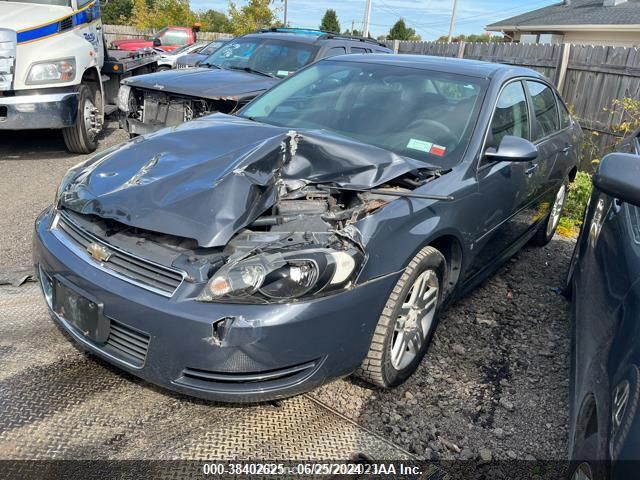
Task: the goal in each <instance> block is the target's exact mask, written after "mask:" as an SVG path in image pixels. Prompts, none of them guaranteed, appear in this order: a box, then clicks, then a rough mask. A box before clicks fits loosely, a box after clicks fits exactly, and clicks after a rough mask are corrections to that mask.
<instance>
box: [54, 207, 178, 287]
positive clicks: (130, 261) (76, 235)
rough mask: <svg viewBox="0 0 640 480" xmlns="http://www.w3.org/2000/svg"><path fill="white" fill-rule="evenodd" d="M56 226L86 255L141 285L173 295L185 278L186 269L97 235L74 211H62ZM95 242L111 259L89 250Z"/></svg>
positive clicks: (94, 261) (100, 264) (105, 267)
mask: <svg viewBox="0 0 640 480" xmlns="http://www.w3.org/2000/svg"><path fill="white" fill-rule="evenodd" d="M54 227H55V230H56V231H57V232H59V233H60V234H62V235H64V237H65V238H66V239H67V240H70V241H71V242H73V244H74V245H75V246H76V247H78V250H79V251H80V253H82V255H83V256H84V257H85V258H88V259H90V261H91V262H93V263H95V264H96V265H99V266H100V267H101V268H103V269H105V270H107V271H110V272H111V273H113V274H115V275H116V276H118V277H121V278H123V279H125V280H128V281H129V282H131V283H134V284H136V285H138V286H140V287H143V288H146V289H148V290H151V291H153V292H155V293H159V294H161V295H164V296H171V295H173V293H174V292H175V291H176V289H177V288H178V287H179V286H180V284H181V283H182V280H183V279H184V275H183V273H182V272H181V271H179V270H175V269H172V268H168V267H165V266H163V265H159V264H157V263H154V262H151V261H149V260H146V259H143V258H140V257H138V256H135V255H132V254H131V253H129V252H125V251H124V250H120V249H119V248H116V247H114V246H113V245H111V244H109V243H107V242H105V241H104V240H102V239H100V238H98V237H96V236H95V235H93V234H92V233H90V232H88V231H87V230H86V229H85V228H83V227H82V226H81V225H79V224H78V223H77V222H76V221H74V219H73V218H72V217H71V215H70V214H69V213H67V212H65V211H61V212H60V213H59V216H58V219H57V221H56V222H55V224H54ZM92 244H98V245H101V246H103V247H105V248H106V249H107V250H108V252H109V254H110V256H109V257H108V259H107V260H105V261H102V262H99V261H96V260H94V259H93V257H91V256H90V255H89V254H88V253H87V248H88V247H89V246H90V245H92Z"/></svg>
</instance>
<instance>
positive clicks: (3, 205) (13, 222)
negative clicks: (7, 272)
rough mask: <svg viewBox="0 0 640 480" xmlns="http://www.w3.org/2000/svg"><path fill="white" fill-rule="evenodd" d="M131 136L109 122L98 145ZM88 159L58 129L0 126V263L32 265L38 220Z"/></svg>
mask: <svg viewBox="0 0 640 480" xmlns="http://www.w3.org/2000/svg"><path fill="white" fill-rule="evenodd" d="M127 138H128V136H127V134H126V132H124V131H123V130H119V129H118V123H117V122H110V123H108V125H107V127H106V129H105V132H104V134H103V135H102V138H101V140H100V147H99V148H100V149H104V148H107V147H109V146H111V145H114V144H116V143H120V142H123V141H125V140H126V139H127ZM84 158H86V156H84V155H71V154H69V153H68V152H67V151H66V150H65V148H64V142H63V140H62V133H60V132H58V131H53V130H52V131H49V130H33V131H29V130H27V131H23V132H7V131H1V130H0V172H2V175H0V232H2V240H1V241H0V268H2V267H17V266H25V265H29V264H31V232H32V228H33V221H34V220H35V218H36V216H37V215H38V213H40V212H41V211H42V210H43V209H44V208H45V207H47V206H48V205H50V204H51V202H53V197H54V196H55V193H56V188H57V186H58V183H59V182H60V180H61V179H62V176H63V175H64V174H65V172H66V171H67V170H68V169H69V168H70V167H72V166H73V165H75V164H77V163H79V162H81V161H82V160H83V159H84Z"/></svg>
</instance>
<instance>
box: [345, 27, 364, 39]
mask: <svg viewBox="0 0 640 480" xmlns="http://www.w3.org/2000/svg"><path fill="white" fill-rule="evenodd" d="M344 34H345V35H353V36H354V37H361V36H362V32H361V31H360V30H356V29H354V30H353V31H351V30H346V31H345V32H344Z"/></svg>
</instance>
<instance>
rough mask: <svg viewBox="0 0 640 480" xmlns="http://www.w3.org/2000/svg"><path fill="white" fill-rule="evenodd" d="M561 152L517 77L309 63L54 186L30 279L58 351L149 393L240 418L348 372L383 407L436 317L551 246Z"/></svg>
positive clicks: (565, 118) (554, 100)
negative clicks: (57, 337) (80, 351)
mask: <svg viewBox="0 0 640 480" xmlns="http://www.w3.org/2000/svg"><path fill="white" fill-rule="evenodd" d="M382 120H384V121H382ZM580 139H581V130H580V127H579V126H578V125H577V124H576V123H575V122H574V120H573V119H572V118H571V117H570V115H569V113H568V111H567V109H566V106H565V105H564V103H563V102H562V100H561V99H560V98H559V97H558V94H557V92H556V91H555V89H554V88H553V86H552V85H551V84H549V83H548V82H547V80H545V79H544V77H542V76H541V75H539V74H537V73H536V72H534V71H532V70H529V69H523V68H518V67H509V66H504V65H498V64H490V63H483V62H473V61H466V60H458V59H442V58H431V57H423V56H404V55H403V56H393V55H343V56H338V57H333V58H330V59H324V60H322V61H320V62H317V63H314V64H312V65H310V66H308V67H306V68H304V69H303V70H301V71H300V72H298V73H297V74H295V75H293V76H291V77H289V78H288V79H286V80H285V81H283V82H282V83H280V84H279V85H277V86H276V87H274V88H273V89H271V90H270V91H269V92H267V93H266V94H264V95H262V96H261V97H259V98H257V99H255V100H254V101H253V102H251V103H250V104H249V105H247V106H246V107H245V108H244V109H242V110H241V111H240V112H238V114H237V115H235V116H230V115H225V114H216V115H211V116H207V117H203V118H199V119H196V120H193V121H191V122H187V123H184V124H182V125H180V126H177V127H174V128H172V129H166V130H163V131H161V132H157V133H154V134H150V135H145V136H142V137H137V138H136V139H134V140H131V141H129V142H128V143H125V144H124V145H122V146H118V147H114V148H111V149H109V150H106V151H104V152H101V153H100V154H98V155H96V156H95V157H93V158H92V159H90V160H88V161H87V162H85V163H84V164H81V165H79V166H77V167H76V168H74V169H72V170H70V171H69V173H68V174H67V175H66V176H65V178H64V179H63V181H62V183H61V185H60V188H59V191H58V195H57V198H56V202H55V205H53V206H52V207H50V208H49V209H47V210H45V211H44V212H43V213H42V214H41V215H40V217H39V218H38V219H37V221H36V234H35V236H34V263H35V265H36V271H38V272H39V274H40V282H41V285H42V288H43V291H44V293H45V297H46V299H47V303H48V305H49V308H50V310H51V312H52V316H53V318H54V319H55V321H57V322H58V323H60V324H61V325H62V327H63V328H64V329H65V330H66V331H68V332H69V333H70V335H71V336H72V337H73V338H74V339H75V341H77V342H78V343H79V344H80V345H82V346H83V347H84V348H86V349H88V350H90V351H92V352H94V353H95V354H96V355H98V356H100V357H102V358H104V359H106V360H108V361H109V362H111V363H113V364H115V365H117V366H119V367H120V368H122V369H124V370H127V371H129V372H131V373H133V374H135V375H138V376H140V377H142V378H144V379H146V380H148V381H150V382H153V383H156V384H159V385H162V386H164V387H167V388H170V389H173V390H177V391H180V392H183V393H187V394H190V395H195V396H199V397H203V398H208V399H213V400H220V401H233V402H252V401H262V400H268V399H275V398H283V397H287V396H291V395H295V394H298V393H301V392H304V391H308V390H309V389H312V388H314V387H316V386H318V385H320V384H322V383H324V382H326V381H328V380H331V379H334V378H338V377H342V376H346V375H349V374H351V373H353V372H354V371H355V372H356V374H357V375H358V376H360V377H361V378H363V379H365V380H366V381H368V382H370V383H372V384H374V385H377V386H380V387H393V386H396V385H399V384H400V383H402V382H403V381H404V380H406V378H408V377H409V376H410V375H411V374H412V373H413V372H414V371H415V369H416V368H417V366H418V365H419V363H420V362H421V360H422V358H423V357H424V355H425V353H426V351H427V347H428V345H429V342H430V339H431V337H432V335H433V332H434V330H435V328H436V325H437V321H438V314H439V312H440V310H441V309H442V308H443V307H444V306H445V305H446V304H447V303H448V302H450V301H452V300H454V299H456V298H458V297H459V296H461V295H462V294H464V293H465V292H466V291H468V290H469V289H471V288H473V287H474V286H475V285H477V284H478V283H479V282H480V281H482V280H483V279H485V278H487V276H488V275H490V274H491V273H492V272H493V271H495V269H496V268H498V266H499V265H500V264H501V263H502V262H503V261H504V260H506V259H507V258H509V257H510V256H511V255H513V254H514V253H515V252H516V251H518V249H520V248H521V247H522V246H523V245H525V244H526V243H527V242H533V243H535V244H537V245H544V244H546V243H548V242H549V241H550V240H551V238H552V236H553V234H554V232H555V228H556V227H557V224H558V220H559V216H560V212H561V210H562V206H563V203H564V198H565V194H566V185H567V183H568V182H569V181H571V180H572V179H573V177H574V176H575V174H576V171H577V169H576V161H577V146H578V145H579V144H580Z"/></svg>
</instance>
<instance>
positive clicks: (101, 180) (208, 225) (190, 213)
mask: <svg viewBox="0 0 640 480" xmlns="http://www.w3.org/2000/svg"><path fill="white" fill-rule="evenodd" d="M424 168H431V166H430V165H427V164H425V163H424V162H420V161H418V160H413V159H410V158H406V157H402V156H400V155H397V154H394V153H392V152H389V151H387V150H383V149H380V148H377V147H373V146H369V145H365V144H362V143H358V142H356V141H354V140H350V139H347V138H344V137H340V136H335V135H332V134H329V133H327V132H325V131H317V130H314V131H304V132H300V133H296V132H292V131H289V130H288V129H286V128H280V127H274V126H269V125H265V124H261V123H257V122H253V121H250V120H247V119H242V118H239V117H234V116H229V115H224V114H216V115H211V116H208V117H202V118H200V119H197V120H194V121H191V122H188V123H184V124H182V125H180V126H178V127H174V128H171V129H164V130H161V131H160V132H158V133H156V134H152V135H149V136H146V137H139V138H137V139H135V140H133V141H130V142H128V143H126V144H124V145H122V146H120V147H118V148H115V149H112V150H111V151H107V153H106V154H104V153H103V154H99V155H97V156H96V157H95V158H94V159H92V160H89V161H88V162H86V163H85V164H81V165H79V166H77V167H75V169H74V170H72V171H71V172H70V173H69V174H68V175H67V177H65V178H66V179H67V182H68V183H67V184H66V185H62V187H61V191H62V193H61V195H60V200H59V202H60V205H62V206H64V207H65V208H68V209H71V210H74V211H76V212H79V213H84V214H94V215H98V216H100V217H102V218H110V219H115V220H117V221H119V222H121V223H123V224H125V225H129V226H133V227H138V228H142V229H146V230H151V231H155V232H159V233H165V234H170V235H176V236H179V237H186V238H192V239H195V240H196V241H197V242H198V244H199V245H200V246H201V247H221V246H224V245H226V244H227V243H228V241H229V240H230V239H231V238H232V237H233V235H234V234H235V233H236V232H238V231H239V230H240V229H242V228H244V227H246V226H247V225H249V224H251V223H252V222H253V221H255V219H256V218H258V217H259V216H260V215H261V214H263V213H264V212H265V211H267V210H268V209H269V208H271V207H272V206H273V205H274V204H275V203H276V202H277V200H278V190H279V188H281V187H282V185H283V182H285V181H288V180H302V181H304V183H305V184H309V183H314V184H322V183H325V184H334V185H337V186H341V187H348V188H371V187H375V186H377V185H380V184H383V183H385V182H388V181H389V180H392V179H394V178H397V177H398V176H400V175H403V174H405V173H408V172H411V171H415V170H418V169H424Z"/></svg>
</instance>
